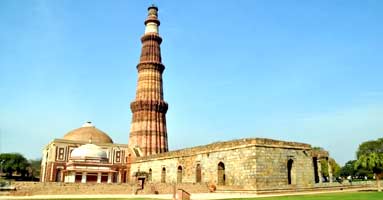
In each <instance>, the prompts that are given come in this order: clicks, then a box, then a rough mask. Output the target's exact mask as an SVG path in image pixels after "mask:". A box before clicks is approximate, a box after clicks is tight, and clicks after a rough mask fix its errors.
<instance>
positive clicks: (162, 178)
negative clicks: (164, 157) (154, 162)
mask: <svg viewBox="0 0 383 200" xmlns="http://www.w3.org/2000/svg"><path fill="white" fill-rule="evenodd" d="M161 183H166V168H165V167H163V168H162V171H161Z"/></svg>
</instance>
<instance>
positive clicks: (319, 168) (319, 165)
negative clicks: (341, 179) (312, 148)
mask: <svg viewBox="0 0 383 200" xmlns="http://www.w3.org/2000/svg"><path fill="white" fill-rule="evenodd" d="M320 161H321V160H320V159H319V158H318V160H317V162H318V176H319V183H322V182H323V181H322V179H323V176H322V165H321V163H320Z"/></svg>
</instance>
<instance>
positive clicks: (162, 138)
mask: <svg viewBox="0 0 383 200" xmlns="http://www.w3.org/2000/svg"><path fill="white" fill-rule="evenodd" d="M157 12H158V8H157V7H156V6H151V7H149V8H148V17H147V18H146V20H145V26H146V27H145V34H144V35H143V36H142V37H141V42H142V50H141V57H140V63H139V64H138V65H137V70H138V83H137V91H136V98H135V100H134V101H133V102H132V103H131V104H130V108H131V110H132V113H133V119H132V124H131V127H130V136H129V146H131V147H139V148H140V149H141V151H142V153H143V155H144V156H145V155H151V154H157V153H163V152H167V151H168V137H167V131H166V118H165V114H166V111H167V110H168V104H167V103H166V102H165V101H164V97H163V89H162V72H163V71H164V69H165V66H164V65H163V64H162V62H161V50H160V44H161V42H162V38H161V37H160V35H159V34H158V26H159V25H160V21H159V20H158V18H157V17H158V15H157Z"/></svg>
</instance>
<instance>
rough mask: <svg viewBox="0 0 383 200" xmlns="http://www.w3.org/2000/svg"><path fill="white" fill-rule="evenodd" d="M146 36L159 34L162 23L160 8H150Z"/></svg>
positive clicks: (146, 22) (146, 21)
mask: <svg viewBox="0 0 383 200" xmlns="http://www.w3.org/2000/svg"><path fill="white" fill-rule="evenodd" d="M145 26H146V27H145V34H150V33H154V34H158V27H159V26H160V21H159V20H158V8H157V6H155V5H154V4H152V5H151V6H149V8H148V17H147V18H146V20H145Z"/></svg>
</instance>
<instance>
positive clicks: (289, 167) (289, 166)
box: [287, 159, 294, 185]
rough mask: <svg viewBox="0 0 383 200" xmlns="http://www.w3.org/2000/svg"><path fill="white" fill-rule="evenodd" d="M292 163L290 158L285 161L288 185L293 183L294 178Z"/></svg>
mask: <svg viewBox="0 0 383 200" xmlns="http://www.w3.org/2000/svg"><path fill="white" fill-rule="evenodd" d="M293 164H294V161H293V160H292V159H289V160H288V161H287V183H288V184H289V185H291V184H293V179H294V172H293Z"/></svg>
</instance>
